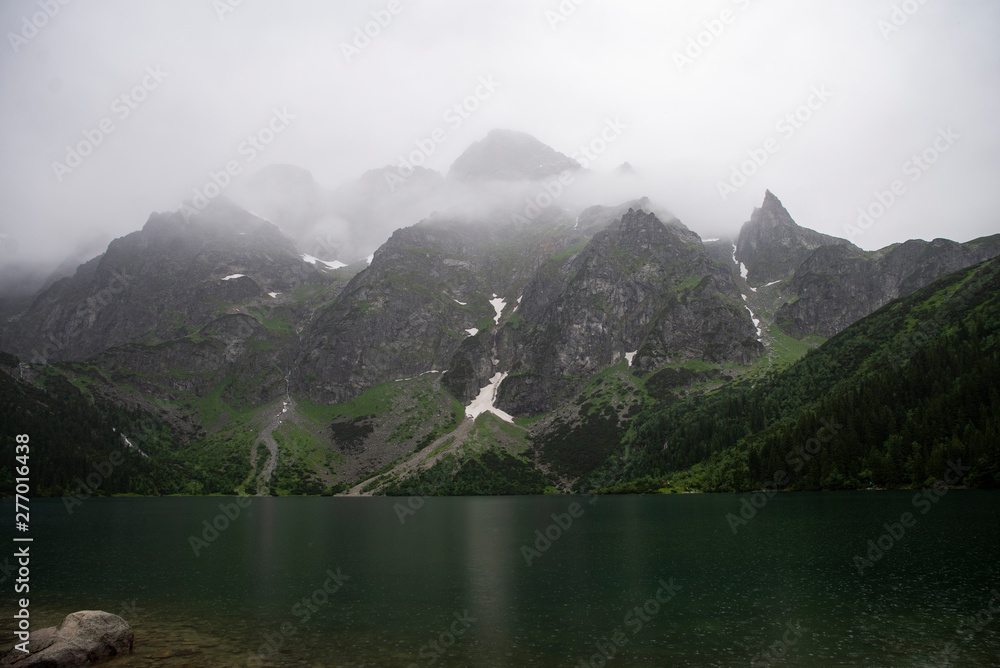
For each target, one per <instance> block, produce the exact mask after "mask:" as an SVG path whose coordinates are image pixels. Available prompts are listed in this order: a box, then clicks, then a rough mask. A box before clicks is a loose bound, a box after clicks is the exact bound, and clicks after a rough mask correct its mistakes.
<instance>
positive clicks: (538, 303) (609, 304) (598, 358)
mask: <svg viewBox="0 0 1000 668" xmlns="http://www.w3.org/2000/svg"><path fill="white" fill-rule="evenodd" d="M762 352H763V346H761V344H760V343H759V342H757V340H756V336H755V329H754V326H753V323H752V322H751V320H750V317H749V314H748V313H747V311H746V310H745V309H744V308H743V307H742V306H741V305H740V293H739V291H738V289H737V287H736V285H735V282H734V279H733V277H732V275H731V274H729V272H727V271H726V270H725V269H724V268H722V267H720V266H719V265H718V264H716V263H714V262H712V261H711V260H710V259H709V258H708V256H707V255H706V253H705V251H704V249H703V247H702V245H701V243H700V240H699V239H698V237H697V235H695V234H694V233H692V232H691V231H689V230H688V229H687V228H685V227H684V226H683V225H681V224H680V223H679V221H677V220H671V221H669V222H668V224H664V223H663V222H661V221H660V220H659V219H658V218H657V217H656V216H655V215H653V214H650V213H646V212H643V211H636V210H631V209H630V210H629V211H628V212H627V213H626V214H625V215H624V216H623V217H622V218H621V219H620V220H618V221H615V222H613V223H612V224H611V225H610V226H608V227H607V228H606V229H604V230H603V231H601V232H599V233H598V234H596V235H595V236H594V238H593V239H592V240H591V241H590V242H589V243H588V244H587V245H586V246H585V247H583V248H582V249H580V251H579V252H578V253H576V254H573V255H571V256H569V257H565V258H559V257H556V258H550V260H549V261H548V262H547V263H546V264H544V265H543V266H542V267H540V269H539V271H538V272H537V274H536V276H535V278H534V279H533V280H532V281H531V282H530V283H529V284H528V285H527V287H526V288H525V291H524V297H523V301H522V303H521V305H520V307H519V310H518V311H517V313H516V314H513V315H512V316H511V317H510V318H509V319H508V320H507V321H506V323H505V324H504V327H503V328H502V329H501V331H500V335H499V344H498V356H497V357H498V359H499V364H498V369H499V370H501V371H506V372H509V373H510V375H509V376H508V377H507V378H506V380H505V381H504V383H503V385H502V386H501V391H500V407H501V408H503V409H504V410H506V411H508V412H510V413H512V414H514V415H534V414H537V413H541V412H546V411H549V410H552V409H553V408H554V407H555V405H557V404H558V403H559V401H560V400H563V399H565V398H567V397H569V396H571V395H573V394H575V393H576V392H577V391H579V390H580V389H581V388H582V386H583V385H586V383H587V382H588V379H589V378H590V377H592V376H593V375H594V374H596V373H598V372H600V371H601V370H603V369H605V368H607V367H609V366H611V365H614V364H617V363H618V362H620V361H622V360H625V359H626V355H628V356H629V358H630V361H629V362H628V364H629V365H631V366H634V367H635V369H636V371H637V372H639V373H648V372H649V371H652V370H654V369H657V368H659V367H661V366H664V365H669V364H683V363H684V362H687V361H689V360H692V359H704V360H706V361H710V362H718V363H725V362H735V363H739V364H749V363H752V361H753V360H754V359H755V358H756V357H757V356H759V355H760V354H761V353H762Z"/></svg>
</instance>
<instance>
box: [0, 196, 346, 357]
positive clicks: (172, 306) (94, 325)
mask: <svg viewBox="0 0 1000 668" xmlns="http://www.w3.org/2000/svg"><path fill="white" fill-rule="evenodd" d="M331 282H332V279H330V278H329V277H327V276H325V275H324V273H323V272H322V271H321V270H320V269H318V268H317V267H315V266H314V265H311V264H309V263H307V262H305V261H303V259H302V258H301V257H300V256H299V254H298V253H297V251H296V250H295V248H294V246H293V245H292V244H291V242H290V241H289V240H288V239H287V238H286V237H285V236H283V235H282V234H281V233H280V232H279V231H278V229H277V228H276V227H275V226H274V225H272V224H271V223H269V222H268V221H265V220H262V219H260V218H257V217H255V216H253V215H251V214H249V213H247V212H246V211H244V210H242V209H239V208H237V207H234V206H232V205H231V204H228V203H226V202H217V203H215V204H213V205H212V206H210V207H209V208H208V209H206V210H205V212H204V213H203V214H201V215H199V216H196V217H194V218H192V219H191V220H187V219H185V217H184V216H183V215H182V214H181V213H179V212H178V213H172V214H158V213H157V214H153V215H152V216H150V218H149V221H148V222H147V223H146V225H145V226H144V227H143V229H142V230H141V231H139V232H133V233H132V234H129V235H127V236H125V237H122V238H120V239H116V240H115V241H113V242H111V244H110V245H109V246H108V249H107V251H106V252H105V253H104V254H103V255H101V256H99V257H97V258H94V259H93V260H91V261H90V262H87V263H85V264H83V265H81V266H80V268H79V269H78V270H77V272H76V274H75V275H74V276H72V277H70V278H64V279H61V280H59V281H57V282H56V283H54V284H53V285H52V286H50V287H49V288H48V289H46V290H44V291H43V292H41V293H40V294H39V295H38V296H37V297H36V298H35V299H34V301H33V302H32V303H31V305H30V306H29V307H28V308H27V309H26V310H24V311H23V312H22V313H20V314H18V315H17V316H15V317H13V318H12V319H10V320H9V321H8V322H7V323H6V325H5V327H4V328H3V338H2V342H0V345H2V346H3V348H4V349H5V350H8V351H10V352H13V353H15V354H18V355H20V356H22V357H24V358H25V359H27V360H30V361H35V362H53V361H58V360H82V359H86V358H88V357H90V356H92V355H94V354H96V353H99V352H101V351H103V350H106V349H108V348H111V347H113V346H116V345H119V344H124V343H127V342H134V341H140V340H146V341H166V340H170V339H174V338H177V337H179V336H184V335H186V334H188V333H191V332H192V331H195V330H197V329H199V328H201V327H203V326H204V325H206V324H207V323H209V322H210V321H211V320H213V319H215V318H217V317H219V316H220V315H223V314H225V313H235V312H238V310H239V308H240V305H241V304H248V303H250V302H253V301H255V300H256V301H259V302H267V301H269V300H271V299H273V298H272V297H270V296H269V294H268V293H271V292H274V293H286V292H288V291H290V290H292V289H294V288H295V287H296V286H298V285H303V284H316V285H322V284H329V283H331Z"/></svg>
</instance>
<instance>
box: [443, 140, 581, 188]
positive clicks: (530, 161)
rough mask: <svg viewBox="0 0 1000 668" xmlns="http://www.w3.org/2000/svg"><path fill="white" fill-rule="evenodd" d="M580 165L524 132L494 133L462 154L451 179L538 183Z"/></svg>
mask: <svg viewBox="0 0 1000 668" xmlns="http://www.w3.org/2000/svg"><path fill="white" fill-rule="evenodd" d="M580 169H581V166H580V164H579V163H578V162H576V161H575V160H573V159H572V158H570V157H568V156H566V155H563V154H562V153H560V152H558V151H556V150H555V149H553V148H552V147H550V146H547V145H546V144H543V143H542V142H541V141H539V140H538V139H536V138H535V137H532V136H531V135H529V134H527V133H525V132H517V131H514V130H493V131H491V132H490V133H489V134H488V135H486V138H485V139H482V140H480V141H478V142H476V143H475V144H473V145H472V146H470V147H469V148H468V149H466V150H465V152H464V153H463V154H462V155H460V156H459V157H458V158H457V159H456V160H455V162H454V163H453V164H452V166H451V170H450V171H449V176H451V177H453V178H456V179H459V180H466V181H469V180H497V181H523V180H539V179H544V178H546V177H549V176H554V175H556V174H561V173H562V172H565V171H577V170H580Z"/></svg>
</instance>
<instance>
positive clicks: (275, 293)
mask: <svg viewBox="0 0 1000 668" xmlns="http://www.w3.org/2000/svg"><path fill="white" fill-rule="evenodd" d="M267 294H268V295H269V296H270V297H271V299H277V298H278V295H280V294H281V293H280V292H268V293H267Z"/></svg>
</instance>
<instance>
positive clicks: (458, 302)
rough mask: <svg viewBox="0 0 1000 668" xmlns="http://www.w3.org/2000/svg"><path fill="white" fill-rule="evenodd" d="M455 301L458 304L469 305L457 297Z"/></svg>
mask: <svg viewBox="0 0 1000 668" xmlns="http://www.w3.org/2000/svg"><path fill="white" fill-rule="evenodd" d="M455 303H456V304H458V305H459V306H468V304H467V303H466V302H460V301H458V300H457V299H456V300H455Z"/></svg>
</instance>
